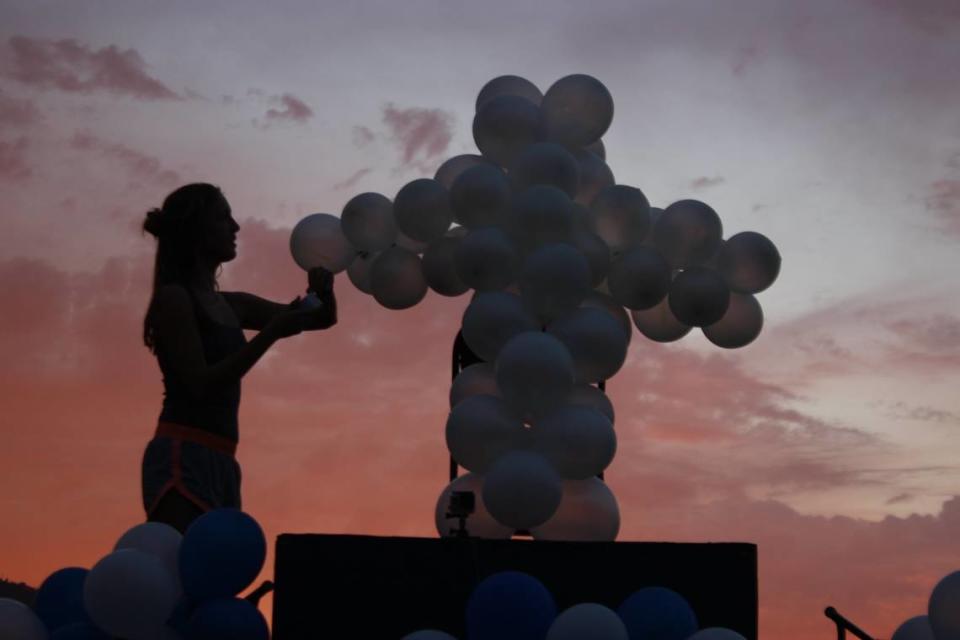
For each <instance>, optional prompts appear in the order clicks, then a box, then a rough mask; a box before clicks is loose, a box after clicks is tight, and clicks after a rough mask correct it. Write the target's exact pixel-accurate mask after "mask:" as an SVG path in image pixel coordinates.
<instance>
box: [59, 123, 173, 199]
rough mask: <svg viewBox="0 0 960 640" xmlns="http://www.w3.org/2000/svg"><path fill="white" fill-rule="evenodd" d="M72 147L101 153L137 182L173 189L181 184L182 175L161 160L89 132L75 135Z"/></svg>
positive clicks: (78, 132)
mask: <svg viewBox="0 0 960 640" xmlns="http://www.w3.org/2000/svg"><path fill="white" fill-rule="evenodd" d="M70 146H71V148H73V149H75V150H77V151H83V152H93V153H99V154H100V155H102V156H103V157H106V158H111V159H113V160H116V161H117V162H118V163H119V164H121V165H122V166H123V167H124V168H125V169H126V170H127V172H128V173H129V174H130V177H131V179H132V180H134V181H136V182H141V183H151V184H157V185H159V186H163V187H171V188H172V187H175V186H176V185H178V184H179V183H180V182H181V180H180V175H179V174H178V173H177V172H176V171H173V170H172V169H167V168H165V167H164V166H163V165H162V163H161V162H160V159H159V158H156V157H154V156H151V155H148V154H145V153H143V152H141V151H137V150H136V149H132V148H130V147H128V146H126V145H124V144H119V143H112V142H107V141H105V140H102V139H101V138H99V137H98V136H96V135H94V134H92V133H90V132H89V131H77V132H76V133H74V135H73V137H72V138H71V139H70Z"/></svg>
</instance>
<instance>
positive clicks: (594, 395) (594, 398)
mask: <svg viewBox="0 0 960 640" xmlns="http://www.w3.org/2000/svg"><path fill="white" fill-rule="evenodd" d="M567 402H568V403H569V404H576V405H583V406H586V407H591V408H593V409H596V410H597V411H599V412H600V413H602V414H603V415H605V416H607V419H608V420H610V423H611V424H615V423H616V420H615V419H614V418H615V417H616V416H615V414H614V411H613V403H612V402H610V398H608V397H607V394H606V393H604V392H603V391H602V390H601V389H599V388H597V387H595V386H593V385H592V384H578V385H577V386H575V387H574V388H573V391H572V392H570V397H569V398H567Z"/></svg>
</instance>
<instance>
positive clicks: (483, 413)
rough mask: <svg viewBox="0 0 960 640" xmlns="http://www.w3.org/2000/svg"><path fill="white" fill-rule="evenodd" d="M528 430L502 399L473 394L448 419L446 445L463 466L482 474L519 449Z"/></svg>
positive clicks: (455, 408)
mask: <svg viewBox="0 0 960 640" xmlns="http://www.w3.org/2000/svg"><path fill="white" fill-rule="evenodd" d="M526 431H527V430H526V428H525V427H524V426H523V422H521V421H520V418H518V417H517V416H516V414H514V413H513V412H512V411H511V410H510V408H509V407H508V406H507V403H505V402H504V401H503V400H502V399H501V398H498V397H496V396H471V397H469V398H467V399H465V400H464V401H463V402H461V403H459V404H458V405H457V406H456V407H454V408H453V410H452V411H451V412H450V416H449V417H448V418H447V429H446V437H447V448H448V449H449V450H450V455H451V456H453V459H454V460H456V461H457V463H459V464H460V466H462V467H463V468H465V469H468V470H469V471H473V472H474V473H483V472H485V471H486V470H487V469H489V468H490V465H492V464H493V462H494V460H496V459H497V458H498V457H500V456H501V455H502V454H504V453H506V452H507V451H510V450H511V449H514V448H517V447H518V446H519V445H520V444H521V443H522V442H523V439H524V438H525V437H526Z"/></svg>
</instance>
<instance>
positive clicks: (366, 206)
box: [340, 193, 397, 251]
mask: <svg viewBox="0 0 960 640" xmlns="http://www.w3.org/2000/svg"><path fill="white" fill-rule="evenodd" d="M340 225H341V226H342V227H343V235H345V236H346V237H347V240H349V241H350V244H352V245H353V246H354V247H356V248H357V249H359V250H360V251H383V250H384V249H386V248H387V247H389V246H390V245H392V244H393V243H394V242H395V241H396V239H397V226H396V225H395V224H394V222H393V203H392V202H390V199H389V198H387V197H386V196H384V195H381V194H379V193H361V194H359V195H356V196H354V197H353V198H351V199H350V201H349V202H347V204H346V206H344V207H343V213H341V214H340Z"/></svg>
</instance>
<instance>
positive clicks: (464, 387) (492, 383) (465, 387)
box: [450, 362, 500, 409]
mask: <svg viewBox="0 0 960 640" xmlns="http://www.w3.org/2000/svg"><path fill="white" fill-rule="evenodd" d="M479 395H486V396H497V397H500V389H498V388H497V375H496V372H495V371H494V368H493V363H492V362H477V363H475V364H472V365H470V366H469V367H466V368H464V369H462V370H461V371H460V373H458V374H457V377H456V378H454V379H453V384H452V385H450V408H451V409H452V408H454V407H456V406H457V405H458V404H460V403H461V402H463V401H464V400H465V399H467V398H469V397H471V396H479Z"/></svg>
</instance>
